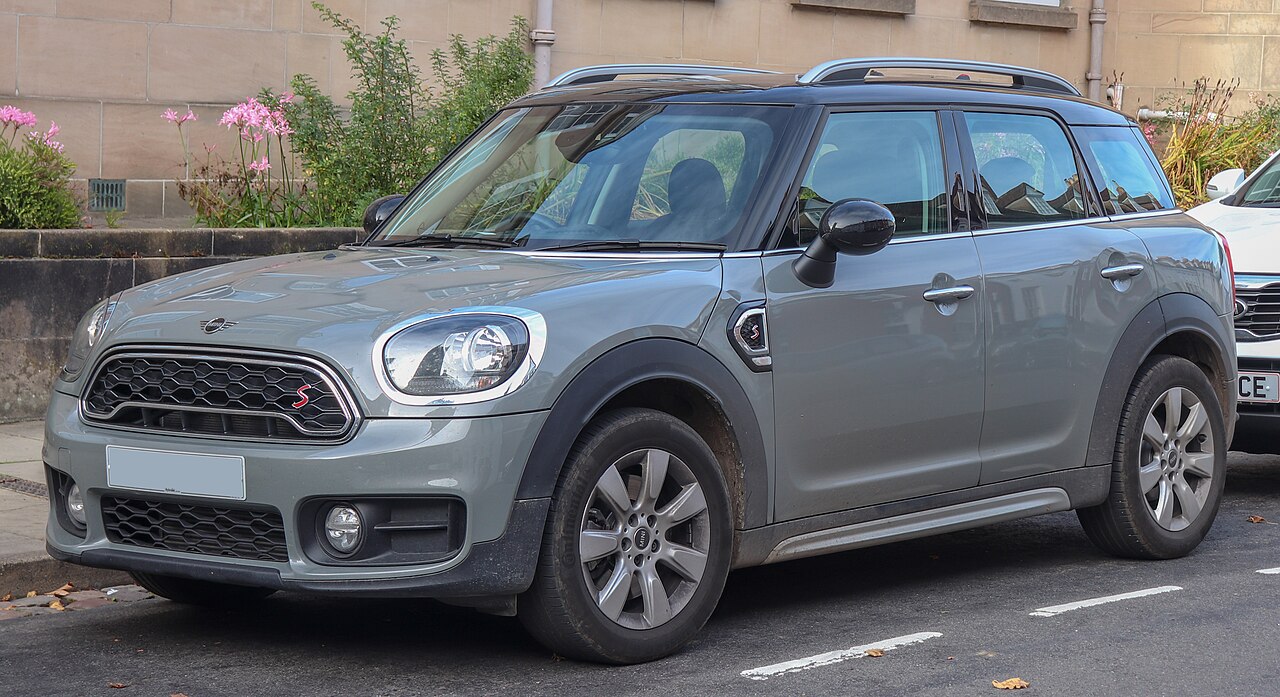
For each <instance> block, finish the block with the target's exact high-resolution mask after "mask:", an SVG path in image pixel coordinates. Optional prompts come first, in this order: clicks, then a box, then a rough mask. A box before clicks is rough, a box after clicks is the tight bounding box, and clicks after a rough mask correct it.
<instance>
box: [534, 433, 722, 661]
mask: <svg viewBox="0 0 1280 697" xmlns="http://www.w3.org/2000/svg"><path fill="white" fill-rule="evenodd" d="M659 471H660V472H663V473H664V476H663V478H662V483H661V488H660V490H659V491H658V494H657V496H656V497H653V496H646V495H645V491H646V490H647V488H648V487H647V486H646V481H647V478H648V473H649V472H659ZM610 472H613V474H611V473H610ZM695 485H696V486H695ZM699 493H701V501H699V500H698V494H699ZM730 511H731V509H730V504H729V496H728V493H727V489H726V487H725V482H724V478H723V476H722V474H721V471H720V467H719V464H718V463H717V461H716V459H715V456H714V455H713V454H712V452H711V449H710V448H709V447H707V444H706V443H705V442H704V441H703V440H702V439H701V438H700V437H699V436H698V434H697V433H696V432H694V430H693V429H692V428H690V427H689V426H688V425H686V424H685V423H684V422H682V421H680V420H678V419H676V418H674V417H672V416H670V415H668V414H665V413H662V412H658V411H652V410H648V409H620V410H617V411H612V412H608V413H606V414H603V415H601V416H599V417H598V418H597V419H596V420H595V421H593V422H592V423H591V424H590V425H588V426H587V428H586V429H585V430H584V431H583V433H582V435H581V436H580V437H579V439H578V442H577V443H576V444H575V445H574V448H573V450H572V451H571V452H570V454H569V458H568V461H567V462H566V464H565V467H564V470H563V471H562V472H561V475H560V480H559V482H558V483H557V485H556V489H555V493H554V494H553V497H552V500H551V509H550V513H549V515H548V520H547V527H546V531H545V533H544V535H543V540H542V549H541V553H540V556H539V560H538V569H537V573H536V575H535V577H534V581H533V585H532V586H531V587H530V588H529V590H528V591H526V592H525V593H524V594H523V595H522V596H521V597H520V599H519V603H518V607H519V617H520V620H521V622H522V623H523V624H524V626H525V628H526V629H527V630H528V631H529V633H530V634H532V635H533V636H534V637H535V638H536V639H537V640H538V641H540V642H541V643H542V644H544V645H545V646H547V647H548V648H550V649H551V650H552V651H555V652H556V653H557V654H559V655H561V656H565V657H568V658H574V659H578V660H583V661H596V662H601V663H612V664H630V663H642V662H645V661H652V660H655V659H658V658H662V657H663V656H667V655H669V654H672V653H674V652H676V651H678V650H680V648H681V647H683V646H684V645H685V644H686V643H688V642H689V640H690V639H692V638H693V636H694V635H695V634H696V633H697V632H698V630H700V629H701V628H702V626H703V625H704V624H705V623H706V621H707V619H708V618H710V617H711V613H712V611H713V610H715V607H716V603H717V602H718V601H719V599H720V593H721V591H722V590H724V583H725V578H726V577H727V576H728V574H729V564H730V561H731V557H732V551H733V522H732V520H733V518H732V515H731V512H730ZM642 531H645V532H642ZM642 548H643V551H642ZM589 557H590V558H589ZM584 559H585V560H586V561H584ZM700 564H701V565H702V568H701V573H700V574H699V573H698V567H699V565H700ZM695 578H696V580H693V579H695ZM654 579H656V580H657V583H656V584H655V583H654ZM611 591H612V592H611ZM664 607H666V608H668V610H669V613H664V612H663V608H664ZM668 615H669V618H668Z"/></svg>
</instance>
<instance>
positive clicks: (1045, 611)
mask: <svg viewBox="0 0 1280 697" xmlns="http://www.w3.org/2000/svg"><path fill="white" fill-rule="evenodd" d="M1180 590H1182V586H1157V587H1155V588H1144V589H1143V590H1140V591H1132V592H1130V593H1119V594H1117V595H1106V596H1103V597H1101V598H1090V599H1088V600H1077V601H1075V602H1074V603H1063V604H1061V605H1050V606H1049V607H1041V608H1036V610H1035V611H1034V612H1032V613H1030V614H1031V616H1032V617H1054V616H1055V615H1061V614H1062V613H1064V612H1071V611H1072V610H1079V609H1080V608H1083V607H1093V606H1095V605H1106V604H1107V603H1114V602H1118V601H1121V600H1130V599H1132V598H1145V597H1146V596H1148V595H1159V594H1160V593H1169V592H1171V591H1180Z"/></svg>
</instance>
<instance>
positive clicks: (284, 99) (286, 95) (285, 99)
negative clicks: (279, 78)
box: [280, 92, 297, 104]
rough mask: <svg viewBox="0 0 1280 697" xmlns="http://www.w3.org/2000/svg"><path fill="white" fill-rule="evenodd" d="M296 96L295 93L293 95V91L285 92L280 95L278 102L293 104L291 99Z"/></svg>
mask: <svg viewBox="0 0 1280 697" xmlns="http://www.w3.org/2000/svg"><path fill="white" fill-rule="evenodd" d="M296 98H297V95H295V94H294V93H292V92H285V93H284V94H282V95H280V103H281V104H293V100H294V99H296Z"/></svg>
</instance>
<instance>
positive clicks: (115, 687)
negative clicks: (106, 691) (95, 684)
mask: <svg viewBox="0 0 1280 697" xmlns="http://www.w3.org/2000/svg"><path fill="white" fill-rule="evenodd" d="M107 687H109V688H111V689H113V690H123V689H124V688H126V687H128V685H126V684H124V683H122V682H109V683H107Z"/></svg>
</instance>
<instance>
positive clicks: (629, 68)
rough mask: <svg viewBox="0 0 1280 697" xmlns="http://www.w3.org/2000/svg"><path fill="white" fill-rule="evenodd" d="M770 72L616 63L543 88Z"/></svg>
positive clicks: (573, 72)
mask: <svg viewBox="0 0 1280 697" xmlns="http://www.w3.org/2000/svg"><path fill="white" fill-rule="evenodd" d="M771 72H773V71H771V70H756V69H754V68H735V67H730V66H724V65H682V64H678V63H618V64H614V65H589V66H587V67H585V68H576V69H574V70H570V71H569V72H567V73H564V74H563V75H561V76H560V77H557V78H555V79H554V80H552V81H551V82H548V83H547V84H546V86H547V87H564V86H565V85H585V84H588V83H592V82H610V81H612V80H616V79H618V78H619V77H621V76H623V75H706V76H710V75H733V74H737V75H764V74H769V73H771Z"/></svg>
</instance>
